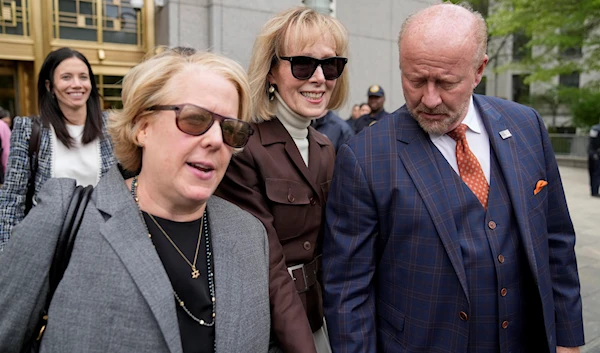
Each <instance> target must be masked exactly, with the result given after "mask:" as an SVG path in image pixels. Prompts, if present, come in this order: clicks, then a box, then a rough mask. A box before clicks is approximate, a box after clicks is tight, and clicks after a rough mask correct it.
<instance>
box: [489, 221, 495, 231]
mask: <svg viewBox="0 0 600 353" xmlns="http://www.w3.org/2000/svg"><path fill="white" fill-rule="evenodd" d="M488 227H490V229H492V230H493V229H496V222H494V221H489V222H488Z"/></svg>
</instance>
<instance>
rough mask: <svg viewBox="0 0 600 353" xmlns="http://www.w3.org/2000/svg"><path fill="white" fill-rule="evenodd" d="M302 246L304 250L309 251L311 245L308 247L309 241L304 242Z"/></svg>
mask: <svg viewBox="0 0 600 353" xmlns="http://www.w3.org/2000/svg"><path fill="white" fill-rule="evenodd" d="M302 246H304V250H310V249H311V248H312V245H310V242H309V241H305V242H304V244H302Z"/></svg>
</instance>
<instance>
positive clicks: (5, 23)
mask: <svg viewBox="0 0 600 353" xmlns="http://www.w3.org/2000/svg"><path fill="white" fill-rule="evenodd" d="M28 16H29V15H28V14H27V6H25V0H10V1H9V0H0V34H12V35H19V36H28V35H29V34H28V33H29V28H28V25H26V24H27V23H28V22H27V21H26V19H27V18H28Z"/></svg>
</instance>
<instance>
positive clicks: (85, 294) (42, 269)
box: [0, 167, 270, 353]
mask: <svg viewBox="0 0 600 353" xmlns="http://www.w3.org/2000/svg"><path fill="white" fill-rule="evenodd" d="M74 187H75V184H74V181H73V180H70V179H50V180H49V181H48V182H46V184H45V185H44V187H43V188H42V191H41V192H40V193H39V195H38V206H37V207H34V208H33V209H32V211H31V212H30V214H29V215H28V216H27V217H26V218H25V219H24V220H23V222H21V223H19V224H18V225H17V226H16V227H15V228H14V230H13V234H12V239H11V241H10V242H9V244H8V245H7V246H6V248H5V250H4V252H3V253H0V352H3V353H9V352H19V351H20V348H21V346H22V344H23V342H24V340H25V339H26V338H27V337H30V336H31V335H32V330H33V328H34V326H35V324H36V322H37V320H38V313H39V310H40V309H41V307H42V305H43V300H41V298H43V295H45V293H46V292H47V291H48V267H49V265H50V263H51V261H52V256H53V249H54V246H55V243H56V239H57V237H58V233H59V230H60V227H61V224H62V220H63V218H64V216H65V213H66V209H65V208H66V205H67V203H68V202H69V200H70V195H71V194H72V191H73V189H74ZM207 207H208V210H209V222H210V232H211V235H212V241H213V244H212V245H213V258H214V268H215V284H216V298H217V301H216V331H215V336H216V347H217V351H218V352H261V353H262V352H267V351H268V345H269V332H270V315H269V293H268V281H269V280H268V271H269V264H268V242H267V238H266V232H265V229H264V227H263V225H262V223H261V222H260V221H258V220H257V219H256V218H254V217H252V216H251V215H250V214H249V213H247V212H245V211H243V210H241V209H240V208H238V207H237V206H234V205H233V204H231V203H229V202H227V201H225V200H222V199H220V198H218V197H214V196H213V197H211V198H210V200H209V201H208V203H207ZM42 352H44V353H48V352H78V353H84V352H103V353H104V352H127V353H131V352H171V353H181V352H182V347H181V338H180V333H179V327H178V322H177V314H176V305H175V300H174V298H173V289H172V287H171V283H170V282H169V278H168V276H167V273H166V272H165V269H164V267H163V265H162V262H161V261H160V258H159V257H158V255H157V253H156V251H155V250H154V248H153V245H152V242H151V240H150V239H149V238H148V235H147V231H146V227H145V226H144V224H143V223H142V219H141V217H140V214H139V211H138V208H137V206H136V204H135V202H134V201H133V199H132V197H131V193H130V191H129V189H128V188H127V187H126V185H125V183H124V180H123V177H122V176H121V174H120V172H119V170H118V168H117V167H114V168H112V169H111V170H110V171H109V172H108V174H106V175H105V176H104V177H103V178H102V179H101V180H100V182H99V184H98V186H97V187H96V189H95V190H94V192H93V194H92V199H91V201H90V204H89V205H88V207H87V209H86V212H85V216H84V219H83V223H82V225H81V228H80V231H79V234H78V236H77V239H76V242H75V245H74V249H73V254H72V257H71V261H70V263H69V267H68V268H67V270H66V272H65V275H64V277H63V280H62V281H61V283H60V285H59V287H58V289H57V291H56V293H55V295H54V298H53V300H52V303H51V305H50V309H49V321H48V327H47V328H46V331H45V333H44V337H43V340H42Z"/></svg>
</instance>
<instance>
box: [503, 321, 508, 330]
mask: <svg viewBox="0 0 600 353" xmlns="http://www.w3.org/2000/svg"><path fill="white" fill-rule="evenodd" d="M507 327H508V321H506V320H504V321H502V328H503V329H505V328H507Z"/></svg>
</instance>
